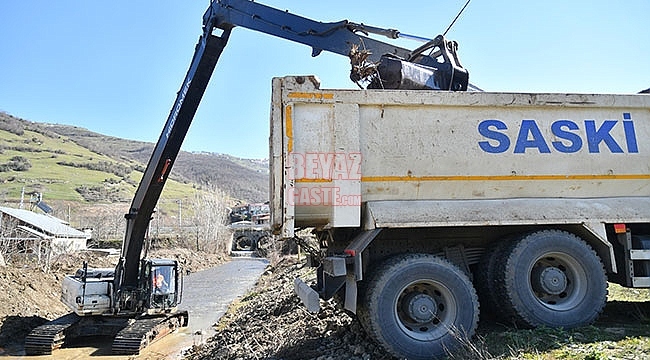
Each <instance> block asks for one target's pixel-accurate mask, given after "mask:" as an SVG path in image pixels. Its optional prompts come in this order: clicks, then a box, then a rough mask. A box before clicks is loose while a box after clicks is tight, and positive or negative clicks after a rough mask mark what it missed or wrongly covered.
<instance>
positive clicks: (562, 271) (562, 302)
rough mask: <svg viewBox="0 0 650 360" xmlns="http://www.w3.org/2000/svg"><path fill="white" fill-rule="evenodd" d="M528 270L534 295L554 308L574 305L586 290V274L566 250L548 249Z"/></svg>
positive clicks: (581, 298) (565, 307)
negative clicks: (549, 251) (561, 251)
mask: <svg viewBox="0 0 650 360" xmlns="http://www.w3.org/2000/svg"><path fill="white" fill-rule="evenodd" d="M529 273H530V285H531V290H532V292H533V293H534V295H535V298H536V299H537V301H539V303H541V304H542V305H544V306H545V307H547V308H549V309H552V310H554V311H566V310H570V309H573V308H574V307H576V306H578V305H579V304H580V303H581V302H582V300H583V299H584V297H585V296H586V294H587V283H588V279H587V274H586V273H585V271H584V269H583V268H582V266H580V264H579V263H578V261H577V260H576V259H574V258H573V257H571V256H569V255H567V254H563V253H557V252H553V253H547V254H545V255H544V256H541V257H539V258H538V259H537V260H536V261H535V263H534V264H533V266H532V268H531V271H530V272H529Z"/></svg>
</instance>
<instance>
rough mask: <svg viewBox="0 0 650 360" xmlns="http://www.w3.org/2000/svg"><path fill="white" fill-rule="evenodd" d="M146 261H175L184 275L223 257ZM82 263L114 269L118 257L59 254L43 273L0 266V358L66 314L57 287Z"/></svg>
mask: <svg viewBox="0 0 650 360" xmlns="http://www.w3.org/2000/svg"><path fill="white" fill-rule="evenodd" d="M150 257H154V258H168V259H177V260H178V261H179V262H180V263H181V264H182V266H183V268H184V269H185V271H186V272H188V273H189V272H195V271H199V270H203V269H207V268H210V267H213V266H216V265H218V264H221V263H223V262H225V261H226V257H225V256H224V255H218V254H206V253H197V252H194V251H191V250H189V249H185V248H175V249H157V250H153V251H151V255H150ZM84 261H87V262H88V266H89V267H91V268H93V267H94V268H102V267H104V268H105V267H114V266H115V265H116V264H117V261H118V255H112V254H109V253H108V252H106V251H98V250H87V251H81V252H75V253H70V254H63V255H59V256H56V257H54V258H53V259H52V261H51V263H50V268H49V270H48V271H47V272H46V271H44V270H43V269H41V268H39V267H38V266H35V265H33V264H31V263H29V262H25V263H22V264H15V263H14V264H7V266H0V356H2V355H7V354H11V353H14V352H15V350H16V349H17V348H19V347H21V346H22V343H23V341H24V338H25V336H26V335H27V334H28V333H29V332H30V331H31V329H33V328H34V327H36V326H38V325H41V324H43V323H45V322H46V321H48V320H52V319H55V318H57V317H59V316H61V315H64V314H66V313H68V312H69V311H68V309H67V307H66V306H65V305H63V303H62V302H61V301H60V296H61V283H62V281H63V278H64V277H65V275H68V274H73V273H74V272H75V271H76V270H77V269H79V268H81V266H82V264H83V262H84Z"/></svg>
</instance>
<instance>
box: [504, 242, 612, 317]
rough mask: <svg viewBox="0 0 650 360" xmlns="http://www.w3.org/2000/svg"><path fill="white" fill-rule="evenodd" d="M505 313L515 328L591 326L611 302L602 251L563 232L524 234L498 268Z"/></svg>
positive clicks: (512, 245)
mask: <svg viewBox="0 0 650 360" xmlns="http://www.w3.org/2000/svg"><path fill="white" fill-rule="evenodd" d="M497 267H498V269H496V270H497V276H498V278H499V281H498V283H497V289H496V292H497V294H498V296H499V297H500V298H501V299H502V301H503V304H502V305H503V310H504V311H503V313H504V314H503V315H505V316H507V317H510V318H511V319H512V320H513V322H514V323H515V324H518V325H523V326H529V327H536V326H549V327H562V328H574V327H579V326H584V325H588V324H590V323H591V322H593V321H594V320H595V319H596V317H598V315H599V314H600V312H601V311H602V309H603V307H604V306H605V303H606V301H607V277H606V275H605V269H604V267H603V264H602V262H601V261H600V258H599V257H598V255H597V254H596V252H595V251H594V250H593V249H592V248H591V247H590V246H589V245H588V244H587V243H586V242H584V241H583V240H582V239H580V238H579V237H577V236H575V235H573V234H571V233H568V232H566V231H561V230H543V231H537V232H533V233H528V234H526V235H523V236H522V237H521V238H520V239H517V240H515V241H513V242H512V243H511V244H510V245H509V246H508V248H507V249H505V258H504V259H503V261H502V262H500V263H498V265H497Z"/></svg>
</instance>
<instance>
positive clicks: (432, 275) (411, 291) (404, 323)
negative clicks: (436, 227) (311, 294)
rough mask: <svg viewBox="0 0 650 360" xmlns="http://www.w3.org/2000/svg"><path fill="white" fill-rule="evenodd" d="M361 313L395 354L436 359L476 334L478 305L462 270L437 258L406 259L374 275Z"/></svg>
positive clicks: (367, 325)
mask: <svg viewBox="0 0 650 360" xmlns="http://www.w3.org/2000/svg"><path fill="white" fill-rule="evenodd" d="M357 314H358V316H359V320H360V321H361V323H362V325H363V328H364V329H365V330H366V331H367V332H368V333H369V335H370V336H371V337H373V338H374V339H375V340H376V341H377V342H378V343H379V344H380V345H382V346H383V347H384V348H386V349H387V350H388V351H389V352H390V353H392V354H393V355H395V356H398V357H400V358H408V359H432V358H435V357H441V356H444V355H445V354H446V352H447V351H451V350H452V349H453V348H454V347H456V346H457V345H458V344H459V343H458V341H459V340H466V339H469V338H470V337H471V336H472V335H473V334H474V331H475V329H476V326H477V323H478V315H479V304H478V297H477V296H476V291H475V290H474V287H473V286H472V283H471V281H470V280H469V278H468V277H467V275H466V274H465V273H464V272H463V271H461V270H460V269H459V268H458V267H456V266H455V265H452V264H451V263H450V262H448V261H447V260H445V259H442V258H440V257H437V256H434V255H428V254H404V255H398V256H396V257H394V258H392V259H389V260H388V261H387V262H385V263H384V264H383V265H382V266H381V267H379V268H378V269H377V270H376V271H375V272H374V275H373V276H372V277H371V279H370V280H369V282H368V284H367V287H366V288H365V290H364V296H363V299H361V303H360V304H359V309H358V312H357Z"/></svg>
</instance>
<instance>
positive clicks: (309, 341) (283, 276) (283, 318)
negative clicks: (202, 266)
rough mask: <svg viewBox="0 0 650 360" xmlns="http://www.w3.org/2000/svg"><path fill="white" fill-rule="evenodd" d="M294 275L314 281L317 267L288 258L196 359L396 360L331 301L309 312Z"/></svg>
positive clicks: (195, 351) (233, 310)
mask: <svg viewBox="0 0 650 360" xmlns="http://www.w3.org/2000/svg"><path fill="white" fill-rule="evenodd" d="M296 277H301V278H303V279H312V280H313V279H315V275H314V272H313V269H309V268H307V267H305V266H304V265H303V264H301V263H299V262H297V261H296V260H295V259H293V258H288V257H285V258H283V260H282V262H281V263H279V264H278V265H276V266H273V267H270V268H269V269H268V270H267V271H266V272H265V273H264V274H263V275H262V277H261V278H260V280H259V282H258V285H257V286H256V288H255V289H254V290H253V291H252V292H251V293H249V294H248V295H247V296H246V297H244V298H242V299H241V301H240V302H238V303H235V304H233V305H231V307H230V309H229V311H228V313H227V314H226V315H225V316H224V317H223V318H222V319H221V320H220V321H219V323H218V324H217V328H218V331H217V334H216V335H215V336H214V337H212V338H210V339H209V340H208V341H207V343H205V344H202V345H198V346H195V347H194V348H192V349H190V350H188V352H187V354H186V358H187V359H190V360H198V359H233V360H234V359H286V360H293V359H320V360H326V359H356V360H366V359H393V357H392V356H389V355H387V354H386V352H385V351H384V350H383V349H382V348H380V347H379V346H377V345H376V344H375V343H374V342H373V341H372V340H371V339H370V338H368V337H367V336H366V334H365V332H364V331H363V329H361V326H360V325H359V322H358V321H356V320H354V319H353V318H352V317H350V316H349V315H348V314H347V313H346V312H345V311H344V310H342V309H340V308H339V307H337V306H335V303H334V302H333V301H331V302H321V307H322V309H321V311H320V312H319V313H318V314H312V313H309V312H308V311H307V310H306V308H305V307H304V306H303V305H302V304H300V300H299V299H298V297H297V296H295V295H294V293H293V281H294V279H295V278H296Z"/></svg>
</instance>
